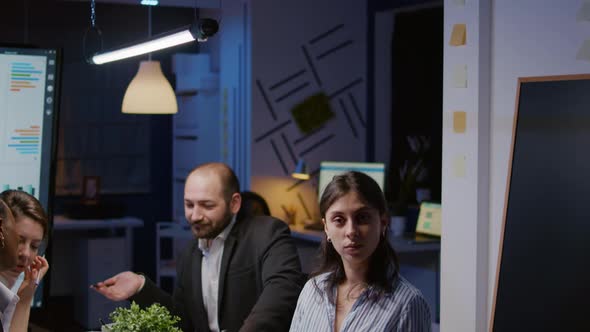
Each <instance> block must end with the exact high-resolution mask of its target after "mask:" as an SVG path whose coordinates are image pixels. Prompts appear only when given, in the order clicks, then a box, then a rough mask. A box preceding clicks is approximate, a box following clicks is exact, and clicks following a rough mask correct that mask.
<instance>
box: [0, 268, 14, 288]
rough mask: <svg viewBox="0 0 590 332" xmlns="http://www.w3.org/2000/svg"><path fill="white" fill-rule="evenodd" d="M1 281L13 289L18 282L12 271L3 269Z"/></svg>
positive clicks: (0, 275) (0, 274)
mask: <svg viewBox="0 0 590 332" xmlns="http://www.w3.org/2000/svg"><path fill="white" fill-rule="evenodd" d="M0 282H2V283H3V284H4V286H6V288H8V289H11V288H12V286H14V283H15V282H16V278H14V277H13V276H12V275H11V274H10V272H7V271H3V272H0Z"/></svg>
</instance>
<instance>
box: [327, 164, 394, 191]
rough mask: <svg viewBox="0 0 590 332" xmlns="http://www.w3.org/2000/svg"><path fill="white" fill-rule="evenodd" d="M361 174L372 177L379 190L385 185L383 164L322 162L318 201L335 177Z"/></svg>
mask: <svg viewBox="0 0 590 332" xmlns="http://www.w3.org/2000/svg"><path fill="white" fill-rule="evenodd" d="M348 171H357V172H362V173H365V174H367V175H369V176H370V177H372V178H373V179H374V180H375V181H376V182H377V184H378V185H379V187H381V190H384V187H383V186H384V185H385V164H383V163H359V162H341V161H322V162H321V163H320V175H319V183H318V200H320V199H321V197H322V194H323V193H324V189H325V188H326V186H327V185H328V183H330V181H332V178H333V177H334V176H335V175H338V174H341V173H344V172H348Z"/></svg>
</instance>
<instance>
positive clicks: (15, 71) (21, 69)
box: [0, 44, 60, 306]
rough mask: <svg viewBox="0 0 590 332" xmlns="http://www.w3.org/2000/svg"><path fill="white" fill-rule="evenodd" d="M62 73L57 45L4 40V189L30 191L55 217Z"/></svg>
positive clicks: (0, 175)
mask: <svg viewBox="0 0 590 332" xmlns="http://www.w3.org/2000/svg"><path fill="white" fill-rule="evenodd" d="M59 75H60V54H59V51H58V50H57V49H48V48H33V47H19V46H8V45H2V44H0V191H4V190H7V189H18V190H23V191H26V192H28V193H29V194H31V195H33V196H35V197H36V198H37V199H39V201H40V202H41V204H42V205H43V207H44V208H45V210H46V212H47V213H48V215H49V216H50V219H51V212H52V211H51V196H52V193H53V179H54V167H53V166H54V164H55V151H56V150H55V146H56V143H57V142H56V129H57V113H58V100H59ZM50 227H51V220H50ZM41 249H43V250H44V248H41ZM40 288H42V287H40ZM41 293H42V290H41V289H39V290H38V291H37V295H36V296H35V300H34V302H33V306H40V305H41V303H42V296H41Z"/></svg>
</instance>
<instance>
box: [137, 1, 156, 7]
mask: <svg viewBox="0 0 590 332" xmlns="http://www.w3.org/2000/svg"><path fill="white" fill-rule="evenodd" d="M140 3H141V4H142V5H144V6H157V5H158V0H141V2H140Z"/></svg>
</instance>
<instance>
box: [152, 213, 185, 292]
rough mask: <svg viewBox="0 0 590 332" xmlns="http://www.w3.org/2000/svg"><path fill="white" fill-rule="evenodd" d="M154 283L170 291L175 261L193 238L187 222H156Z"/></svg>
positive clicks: (174, 276)
mask: <svg viewBox="0 0 590 332" xmlns="http://www.w3.org/2000/svg"><path fill="white" fill-rule="evenodd" d="M156 239H157V242H156V259H157V265H156V284H157V285H158V287H160V288H162V289H164V290H166V291H169V292H171V291H172V289H173V287H174V283H175V281H176V262H177V260H178V257H179V256H180V254H181V253H182V251H183V250H184V249H185V248H186V246H187V245H189V244H190V242H191V241H192V239H193V236H192V233H191V231H190V228H189V225H188V224H186V223H185V224H179V223H174V222H169V221H165V222H159V223H156Z"/></svg>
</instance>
